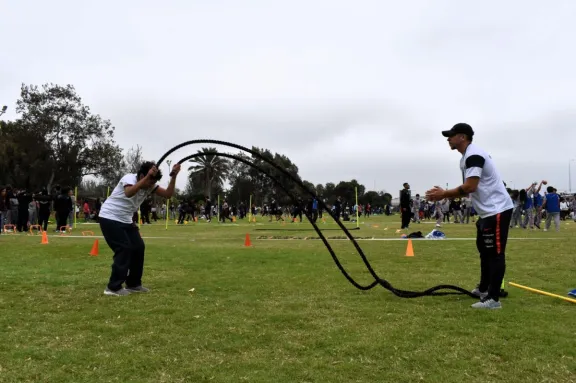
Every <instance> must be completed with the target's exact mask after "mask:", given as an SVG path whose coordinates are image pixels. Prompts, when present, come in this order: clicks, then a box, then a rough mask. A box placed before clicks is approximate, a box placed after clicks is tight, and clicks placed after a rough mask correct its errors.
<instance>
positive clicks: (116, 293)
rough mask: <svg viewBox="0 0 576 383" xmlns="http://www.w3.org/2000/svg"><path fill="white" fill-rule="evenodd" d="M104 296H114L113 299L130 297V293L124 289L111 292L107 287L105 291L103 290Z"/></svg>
mask: <svg viewBox="0 0 576 383" xmlns="http://www.w3.org/2000/svg"><path fill="white" fill-rule="evenodd" d="M104 295H111V296H115V297H120V296H126V295H130V291H128V290H126V289H124V288H122V289H120V290H117V291H112V290H110V289H109V288H108V287H106V290H104Z"/></svg>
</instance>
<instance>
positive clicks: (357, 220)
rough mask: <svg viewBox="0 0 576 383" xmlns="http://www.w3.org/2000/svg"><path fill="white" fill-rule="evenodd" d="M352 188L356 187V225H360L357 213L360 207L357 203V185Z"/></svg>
mask: <svg viewBox="0 0 576 383" xmlns="http://www.w3.org/2000/svg"><path fill="white" fill-rule="evenodd" d="M354 189H356V227H360V217H359V214H358V208H359V207H360V205H358V187H355V188H354Z"/></svg>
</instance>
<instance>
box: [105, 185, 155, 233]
mask: <svg viewBox="0 0 576 383" xmlns="http://www.w3.org/2000/svg"><path fill="white" fill-rule="evenodd" d="M137 182H138V179H137V178H136V174H127V175H125V176H124V177H122V179H121V180H120V182H118V185H116V187H115V188H114V190H112V193H111V194H110V196H109V197H108V198H107V199H106V201H104V203H103V204H102V208H101V209H100V217H101V218H106V219H110V220H112V221H119V222H122V223H132V216H133V215H134V213H135V212H137V211H138V208H139V207H140V205H141V204H142V202H144V200H145V199H146V197H147V196H148V194H149V193H150V192H151V191H152V190H153V189H147V190H146V189H140V190H138V192H136V194H135V195H133V196H132V197H131V198H128V197H126V194H125V193H124V187H125V186H127V185H136V183H137Z"/></svg>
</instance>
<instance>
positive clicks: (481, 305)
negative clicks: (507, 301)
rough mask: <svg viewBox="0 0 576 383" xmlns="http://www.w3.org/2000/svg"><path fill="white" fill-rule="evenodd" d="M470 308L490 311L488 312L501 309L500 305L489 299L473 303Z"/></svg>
mask: <svg viewBox="0 0 576 383" xmlns="http://www.w3.org/2000/svg"><path fill="white" fill-rule="evenodd" d="M472 308H474V309H490V310H494V309H501V308H502V303H500V302H496V301H495V300H494V299H492V298H490V299H486V300H485V301H480V302H476V303H474V304H473V305H472Z"/></svg>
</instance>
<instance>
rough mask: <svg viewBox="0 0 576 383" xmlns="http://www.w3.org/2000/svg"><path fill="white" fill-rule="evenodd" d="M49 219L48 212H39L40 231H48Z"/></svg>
mask: <svg viewBox="0 0 576 383" xmlns="http://www.w3.org/2000/svg"><path fill="white" fill-rule="evenodd" d="M49 218H50V211H45V210H40V212H39V213H38V225H40V226H42V230H44V231H46V230H47V229H48V219H49Z"/></svg>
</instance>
